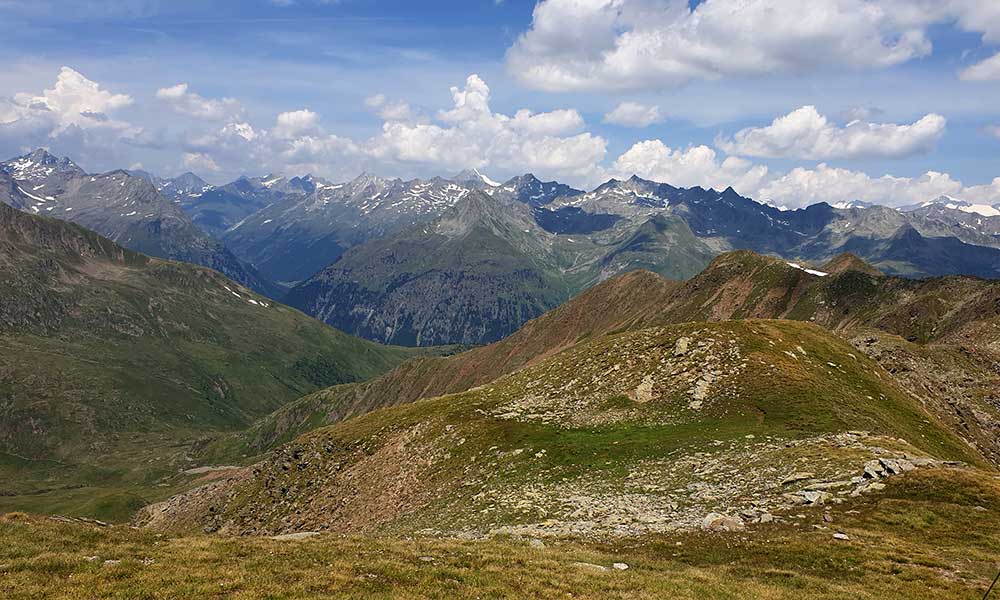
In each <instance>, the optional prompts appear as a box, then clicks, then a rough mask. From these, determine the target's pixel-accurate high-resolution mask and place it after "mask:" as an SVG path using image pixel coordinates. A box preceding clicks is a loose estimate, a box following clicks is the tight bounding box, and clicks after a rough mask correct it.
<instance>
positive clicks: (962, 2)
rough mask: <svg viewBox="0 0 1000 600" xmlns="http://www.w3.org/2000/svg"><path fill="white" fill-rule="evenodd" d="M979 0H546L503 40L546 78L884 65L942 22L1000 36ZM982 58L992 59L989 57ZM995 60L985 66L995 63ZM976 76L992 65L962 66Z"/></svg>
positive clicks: (631, 80)
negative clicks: (522, 28) (510, 39)
mask: <svg viewBox="0 0 1000 600" xmlns="http://www.w3.org/2000/svg"><path fill="white" fill-rule="evenodd" d="M998 6H1000V4H998V3H997V2H991V1H984V0H809V1H808V2H804V1H802V0H704V1H703V2H700V3H698V4H697V5H696V6H695V8H693V9H692V8H691V7H690V3H689V2H688V0H542V1H541V2H539V3H538V4H537V5H536V6H535V9H534V12H533V15H532V23H531V26H530V28H529V29H528V30H527V31H526V32H524V33H523V34H522V35H521V36H520V37H518V39H517V40H516V42H515V43H514V44H513V45H512V46H511V48H510V49H509V50H508V52H507V66H508V69H509V70H510V72H511V73H512V74H513V75H514V76H515V77H516V78H518V79H520V80H521V81H522V82H524V83H525V84H527V85H529V86H531V87H534V88H537V89H544V90H552V91H556V90H558V91H565V90H599V91H609V90H610V91H615V90H638V89H660V88H664V87H671V86H676V85H680V84H684V83H686V82H688V81H691V80H697V79H708V80H711V79H719V78H723V77H743V76H759V75H772V74H781V73H790V74H799V73H806V72H813V71H818V70H822V69H881V68H886V67H890V66H893V65H898V64H901V63H905V62H907V61H910V60H912V59H915V58H920V57H923V56H926V55H928V54H930V53H931V51H932V45H931V42H930V40H929V39H928V35H927V30H928V28H929V27H930V26H932V25H935V24H948V23H956V24H957V25H958V27H960V28H962V29H965V30H966V31H971V32H980V33H982V34H983V40H984V42H986V43H994V42H997V41H1000V8H998ZM983 69H985V65H984V67H983ZM994 72H995V71H988V73H994ZM966 73H967V74H968V76H969V77H970V78H975V77H977V76H982V75H983V74H984V73H987V71H982V70H979V69H978V66H977V67H973V68H972V69H970V70H968V71H966Z"/></svg>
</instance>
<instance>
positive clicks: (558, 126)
mask: <svg viewBox="0 0 1000 600" xmlns="http://www.w3.org/2000/svg"><path fill="white" fill-rule="evenodd" d="M506 123H507V124H508V125H509V126H510V128H511V129H514V130H516V131H521V132H524V133H527V134H531V135H565V134H569V133H575V132H577V131H580V129H581V128H582V127H583V117H581V116H580V113H578V112H577V111H575V110H573V109H564V108H563V109H558V110H554V111H552V112H547V113H538V114H535V113H532V112H531V111H530V110H528V109H526V108H522V109H521V110H519V111H517V112H516V113H514V118H513V119H511V120H510V121H507V122H506Z"/></svg>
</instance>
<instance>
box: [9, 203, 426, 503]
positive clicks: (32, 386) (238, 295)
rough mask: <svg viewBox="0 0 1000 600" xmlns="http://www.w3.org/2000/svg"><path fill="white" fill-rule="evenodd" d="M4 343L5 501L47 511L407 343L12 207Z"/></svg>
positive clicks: (344, 378)
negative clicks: (380, 341)
mask: <svg viewBox="0 0 1000 600" xmlns="http://www.w3.org/2000/svg"><path fill="white" fill-rule="evenodd" d="M0 345H2V347H3V349H4V351H3V352H2V353H0V473H2V474H3V477H2V478H0V479H2V481H3V483H2V484H0V507H5V506H6V507H10V506H15V507H16V506H27V507H34V508H35V509H36V510H42V509H45V508H46V507H48V504H47V503H48V501H49V499H52V501H53V502H54V504H53V505H52V506H51V507H50V508H52V509H58V510H67V511H68V512H74V510H72V506H73V505H74V503H75V502H76V500H73V499H71V500H70V501H69V506H64V505H63V504H61V503H62V502H64V501H65V499H66V498H68V497H73V498H75V499H77V500H79V501H80V502H83V503H86V504H88V506H89V508H90V509H94V508H95V506H93V504H94V503H98V504H99V502H100V501H99V500H98V499H97V497H98V496H100V493H99V491H95V490H101V489H105V488H106V487H114V486H117V485H118V484H119V483H122V482H124V484H125V485H126V487H128V486H132V485H133V484H134V485H137V486H140V487H141V486H152V485H155V482H157V481H158V480H160V478H162V477H164V476H166V475H169V474H176V473H177V471H178V470H179V469H180V468H184V465H185V463H186V462H187V461H186V460H185V456H186V454H187V449H188V446H189V445H190V442H191V440H193V439H194V438H196V437H201V436H204V435H207V434H209V433H215V432H220V431H230V430H235V429H238V428H242V427H246V426H247V425H249V424H250V423H251V422H253V421H254V420H255V419H257V418H259V417H261V416H263V415H265V414H268V413H270V412H271V411H273V410H275V409H276V408H278V407H279V406H281V405H282V404H283V403H285V402H288V401H290V400H292V399H294V398H296V397H298V396H301V395H303V394H307V393H309V392H311V391H313V390H316V389H318V388H322V387H325V386H329V385H332V384H337V383H343V382H350V381H358V380H361V379H365V378H369V377H372V376H374V375H377V374H379V373H381V372H383V371H386V370H388V369H390V368H391V367H393V366H395V365H396V364H398V363H399V362H401V361H402V360H403V359H404V358H406V357H407V356H408V355H410V351H407V350H403V349H398V348H388V347H384V346H379V345H377V344H373V343H369V342H365V341H361V340H358V339H356V338H353V337H350V336H348V335H345V334H343V333H341V332H338V331H336V330H334V329H331V328H330V327H327V326H326V325H323V324H322V323H319V322H318V321H315V320H313V319H311V318H309V317H307V316H305V315H303V314H302V313H300V312H298V311H296V310H294V309H291V308H288V307H285V306H282V305H280V304H276V303H274V302H272V301H270V300H268V299H266V298H263V297H262V296H260V295H258V294H255V293H253V292H251V291H249V290H247V289H246V288H244V287H242V286H239V285H237V284H235V283H233V282H231V281H229V280H228V279H226V278H225V277H223V276H222V275H219V274H218V273H216V272H214V271H211V270H209V269H205V268H201V267H195V266H191V265H186V264H181V263H175V262H169V261H163V260H158V259H152V258H149V257H146V256H144V255H141V254H137V253H134V252H131V251H129V250H125V249H123V248H121V247H120V246H118V245H116V244H114V243H113V242H110V241H109V240H107V239H105V238H103V237H101V236H99V235H97V234H95V233H92V232H90V231H87V230H85V229H83V228H81V227H79V226H76V225H72V224H69V223H64V222H59V221H55V220H52V219H47V218H44V217H37V216H32V215H27V214H24V213H21V212H19V211H16V210H15V209H12V208H9V207H7V206H0ZM88 490H89V491H88ZM56 497H58V498H59V499H58V500H55V498H56ZM128 502H140V500H139V499H132V500H129V501H128ZM97 512H101V511H100V510H98V511H97Z"/></svg>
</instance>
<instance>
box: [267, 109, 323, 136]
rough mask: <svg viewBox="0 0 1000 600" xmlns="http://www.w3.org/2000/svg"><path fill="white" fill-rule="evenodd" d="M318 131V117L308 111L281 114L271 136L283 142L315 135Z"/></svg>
mask: <svg viewBox="0 0 1000 600" xmlns="http://www.w3.org/2000/svg"><path fill="white" fill-rule="evenodd" d="M318 131H319V115H318V114H316V113H314V112H313V111H311V110H308V109H302V110H293V111H289V112H283V113H281V114H279V115H278V118H277V123H276V124H275V126H274V129H272V130H271V134H272V135H273V136H274V137H276V138H278V139H284V140H290V139H294V138H297V137H301V136H305V135H310V134H315V133H317V132H318Z"/></svg>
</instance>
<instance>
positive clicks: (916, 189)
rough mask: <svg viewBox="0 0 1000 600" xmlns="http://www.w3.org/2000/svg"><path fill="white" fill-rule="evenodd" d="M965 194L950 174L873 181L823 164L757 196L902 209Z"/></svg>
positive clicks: (788, 201) (765, 187) (797, 202)
mask: <svg viewBox="0 0 1000 600" xmlns="http://www.w3.org/2000/svg"><path fill="white" fill-rule="evenodd" d="M964 191H965V187H964V186H963V185H962V183H961V182H960V181H957V180H955V179H953V178H952V177H951V176H950V175H948V174H947V173H938V172H936V171H928V172H926V173H924V174H923V175H921V176H919V177H894V176H892V175H883V176H881V177H871V176H869V175H868V174H866V173H862V172H860V171H852V170H849V169H839V168H836V167H831V166H829V165H827V164H825V163H822V164H820V165H818V166H817V167H816V168H815V169H806V168H802V167H799V168H795V169H792V170H791V171H789V172H788V173H786V174H784V175H782V176H780V177H777V178H775V179H773V180H771V181H769V182H767V183H766V184H765V185H763V186H762V187H761V188H760V190H759V191H758V192H757V195H758V197H759V198H761V199H765V200H772V201H774V202H776V203H779V204H787V205H788V206H806V205H808V204H813V203H815V202H829V203H831V204H832V203H834V202H849V201H851V200H863V201H865V202H875V203H879V204H886V205H890V206H901V205H906V204H915V203H917V202H924V201H926V200H930V199H933V198H936V197H938V196H941V195H943V194H948V195H951V196H959V197H961V196H962V195H964Z"/></svg>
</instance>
